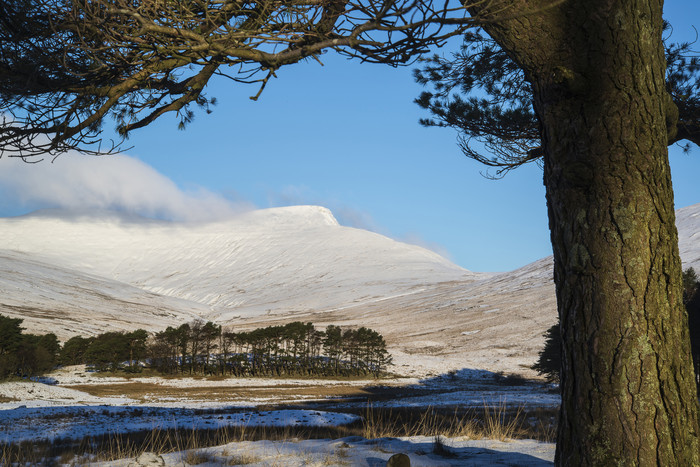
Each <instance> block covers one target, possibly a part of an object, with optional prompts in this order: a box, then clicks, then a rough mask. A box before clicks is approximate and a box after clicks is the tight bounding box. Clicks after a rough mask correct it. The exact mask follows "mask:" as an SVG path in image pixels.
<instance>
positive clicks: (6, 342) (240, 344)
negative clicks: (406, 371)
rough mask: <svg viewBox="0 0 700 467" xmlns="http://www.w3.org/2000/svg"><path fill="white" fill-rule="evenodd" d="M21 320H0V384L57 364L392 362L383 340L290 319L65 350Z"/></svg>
mask: <svg viewBox="0 0 700 467" xmlns="http://www.w3.org/2000/svg"><path fill="white" fill-rule="evenodd" d="M21 323H22V319H18V318H8V317H5V316H2V315H0V379H7V378H8V377H13V376H15V377H29V376H35V375H39V374H42V373H44V372H46V371H48V370H51V369H53V368H54V367H55V366H56V365H57V364H60V365H78V364H87V365H90V366H92V367H94V368H95V369H96V370H98V371H108V370H111V371H115V370H123V371H127V372H140V371H141V370H142V369H143V367H144V366H149V367H151V368H153V369H154V370H156V371H158V372H160V373H163V374H183V375H229V376H282V377H283V376H359V375H369V374H372V375H375V376H378V375H380V374H381V373H383V372H385V371H386V369H387V366H388V365H390V364H391V360H392V359H391V356H390V355H389V353H388V352H387V350H386V342H385V341H384V337H382V335H381V334H379V333H378V332H376V331H373V330H371V329H368V328H366V327H361V328H359V329H341V328H340V327H338V326H334V325H330V326H328V327H327V328H326V330H325V331H319V330H317V329H316V328H315V327H314V325H313V324H312V323H302V322H299V321H297V322H293V323H289V324H285V325H283V326H268V327H266V328H259V329H255V330H253V331H247V332H233V331H231V330H227V329H223V328H222V327H221V326H220V325H217V324H214V323H213V322H211V321H209V322H206V323H205V322H203V321H193V322H191V323H186V324H183V325H181V326H179V327H177V328H174V327H168V328H167V329H165V330H164V331H161V332H156V333H155V334H153V335H149V333H148V332H146V331H145V330H143V329H138V330H136V331H132V332H106V333H103V334H100V335H98V336H94V337H82V336H74V337H71V338H70V339H68V340H67V341H66V342H65V343H64V344H63V346H61V345H60V344H59V342H58V339H57V338H56V336H55V335H54V334H46V335H43V336H39V335H34V334H23V333H22V330H23V328H22V327H21V326H20V325H21Z"/></svg>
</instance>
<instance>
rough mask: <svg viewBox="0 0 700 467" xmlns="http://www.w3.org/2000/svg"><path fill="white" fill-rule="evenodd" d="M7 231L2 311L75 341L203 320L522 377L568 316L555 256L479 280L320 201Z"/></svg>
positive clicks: (2, 225) (684, 218)
mask: <svg viewBox="0 0 700 467" xmlns="http://www.w3.org/2000/svg"><path fill="white" fill-rule="evenodd" d="M678 227H679V237H680V249H681V255H682V257H683V259H684V267H687V266H690V265H692V266H694V267H695V268H696V269H699V270H700V204H699V205H695V206H690V207H688V208H684V209H681V210H679V211H678ZM0 232H1V233H2V236H3V240H4V249H3V250H0V294H1V295H0V296H1V297H2V298H1V299H0V313H2V314H5V315H10V316H15V317H21V318H23V319H24V320H25V321H24V325H25V327H27V329H28V330H29V331H33V332H49V331H51V332H55V333H56V334H58V335H59V337H61V338H63V339H65V338H68V337H70V336H71V335H75V334H83V335H86V334H94V333H98V332H104V331H105V330H116V329H134V328H138V327H142V328H146V329H150V330H159V329H163V328H164V327H166V326H168V325H179V324H180V323H182V322H186V321H191V320H192V319H194V318H196V317H199V318H201V319H204V320H214V321H217V322H219V323H222V324H225V325H231V326H235V327H236V328H239V329H240V328H250V327H258V326H266V325H270V324H278V323H283V322H288V321H292V320H304V321H312V322H314V323H315V324H318V325H321V326H323V325H324V324H331V323H333V324H340V325H364V326H369V327H371V328H374V329H377V330H379V331H380V332H382V333H383V334H384V335H385V337H386V338H387V342H388V343H389V346H390V349H391V351H392V353H393V354H394V356H395V362H396V364H397V366H396V370H398V371H401V372H404V373H417V374H423V375H424V374H430V373H440V372H443V371H447V370H449V369H459V368H483V369H489V370H494V371H498V370H502V371H520V370H522V369H523V368H525V367H527V366H529V365H530V364H531V363H532V362H533V361H534V358H535V356H536V354H537V352H538V351H539V349H540V348H541V345H542V341H543V339H542V337H541V336H542V333H543V332H544V330H545V329H546V328H547V327H549V326H550V325H551V324H552V323H553V322H554V321H555V307H556V304H555V298H554V286H553V283H552V280H551V277H552V271H551V258H545V259H542V260H540V261H537V262H535V263H532V264H530V265H527V266H525V267H523V268H520V269H518V270H515V271H511V272H506V273H501V274H479V273H473V272H470V271H467V270H464V269H462V268H459V267H458V266H456V265H454V264H452V263H450V262H449V261H447V260H445V259H444V258H442V257H440V256H438V255H437V254H435V253H432V252H430V251H428V250H425V249H423V248H420V247H417V246H414V245H407V244H403V243H399V242H396V241H394V240H391V239H389V238H386V237H384V236H381V235H378V234H375V233H371V232H367V231H364V230H360V229H353V228H348V227H343V226H340V225H339V224H338V223H337V222H336V220H335V218H334V217H333V215H332V214H331V213H330V211H328V210H327V209H325V208H320V207H314V206H296V207H288V208H275V209H267V210H260V211H252V212H249V213H246V214H244V215H241V216H239V217H236V218H234V219H232V220H229V221H225V222H217V223H209V224H174V223H167V222H161V221H153V220H146V219H141V218H129V217H127V216H123V215H119V214H115V213H66V212H61V211H56V212H41V213H36V214H32V215H28V216H22V217H17V218H5V219H0Z"/></svg>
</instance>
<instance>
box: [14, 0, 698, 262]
mask: <svg viewBox="0 0 700 467" xmlns="http://www.w3.org/2000/svg"><path fill="white" fill-rule="evenodd" d="M666 12H667V14H666V17H667V18H668V19H669V20H670V21H671V22H672V24H673V25H674V30H675V31H674V36H673V37H674V39H677V40H680V39H682V38H686V39H691V40H692V39H693V38H694V37H695V32H694V30H693V29H692V27H691V21H692V20H693V19H694V18H695V19H697V18H700V5H697V4H696V3H695V2H682V1H675V2H667V4H666ZM448 51H449V49H446V50H444V52H448ZM322 61H323V62H324V64H325V66H323V67H322V66H320V65H319V64H318V63H316V62H315V61H311V62H307V63H302V64H297V65H292V66H289V67H287V68H284V69H282V70H280V71H279V72H278V79H276V80H274V81H271V82H270V83H269V84H268V86H267V88H266V89H265V91H264V93H263V94H262V96H261V98H260V99H259V100H258V101H257V102H253V101H251V100H250V99H248V96H251V95H253V94H255V92H256V91H257V90H256V89H254V88H253V87H250V86H242V85H237V84H234V83H230V82H228V81H224V80H222V81H217V82H215V83H214V84H213V86H211V87H210V88H209V90H208V95H209V96H216V97H217V99H218V101H219V103H218V105H217V106H216V107H214V112H213V113H212V114H210V115H207V114H205V113H204V112H197V114H196V117H195V120H194V122H193V123H191V124H190V125H189V127H188V128H187V130H185V131H179V130H177V120H176V118H175V117H174V116H165V117H164V118H161V119H160V120H159V121H158V122H156V123H155V124H153V125H151V126H149V127H147V128H145V129H142V130H138V131H136V132H134V133H133V134H132V136H131V139H130V140H129V142H128V143H129V145H130V146H133V147H132V148H131V149H128V150H127V151H125V154H127V155H128V156H130V158H131V159H136V160H137V161H133V160H129V161H128V163H126V162H125V163H124V164H123V165H122V166H120V167H121V169H114V168H113V167H112V166H110V165H109V163H107V162H104V161H103V160H102V159H98V160H96V161H95V158H90V159H91V161H90V162H89V165H90V166H91V167H94V170H95V171H97V172H89V173H102V175H84V176H82V177H79V180H78V181H77V179H76V172H77V171H78V170H82V169H77V168H76V167H78V165H76V164H78V163H76V162H70V163H69V159H70V158H69V157H65V158H64V157H61V158H59V159H58V160H57V161H56V162H55V163H54V164H46V163H42V165H46V166H47V167H43V168H39V169H37V167H35V166H34V167H30V168H29V170H27V169H26V168H22V169H19V170H21V171H22V173H24V174H28V173H29V171H30V170H31V172H32V174H31V175H26V176H25V178H26V180H27V181H26V184H25V185H24V188H22V189H19V188H18V187H17V176H16V175H13V176H12V180H10V175H7V177H5V178H2V177H0V194H1V195H2V198H1V199H2V201H0V215H5V216H7V215H17V214H21V213H24V212H27V211H30V210H33V209H36V208H40V207H56V206H61V205H66V204H67V205H69V206H74V205H75V204H76V203H79V201H76V199H77V198H80V197H81V196H82V197H85V198H87V199H90V200H95V199H97V198H99V199H100V200H101V201H100V203H101V204H99V205H100V206H111V205H118V206H119V205H120V203H122V204H121V206H122V208H123V209H127V210H128V209H131V208H133V207H134V206H137V207H136V208H134V210H135V211H137V212H140V213H145V214H147V215H149V214H153V215H160V216H161V217H168V213H169V212H170V211H168V209H170V208H166V207H163V208H159V207H158V206H155V207H151V208H149V209H151V210H150V211H149V210H145V211H144V208H143V202H144V200H150V201H152V203H153V204H154V205H157V204H158V203H159V202H160V201H159V200H160V199H161V198H162V199H163V200H164V201H163V203H165V204H168V203H169V204H173V203H180V201H178V200H181V199H182V200H183V201H182V203H180V204H187V203H186V200H185V199H186V198H187V197H190V198H192V197H193V198H196V199H199V200H202V199H204V200H209V201H211V200H214V201H215V203H214V204H216V203H219V204H216V205H217V206H219V205H220V204H221V201H222V199H224V200H225V201H227V202H233V203H234V204H235V205H236V206H239V205H242V206H245V207H250V206H254V207H258V208H265V207H271V206H281V205H290V204H319V205H324V206H326V207H328V208H330V209H331V210H332V211H333V212H334V214H335V215H336V217H337V218H338V220H339V221H340V222H341V223H343V224H345V225H350V226H356V227H362V228H368V229H371V230H374V231H377V232H379V233H382V234H385V235H388V236H390V237H392V238H395V239H398V240H402V241H408V242H412V243H417V244H420V245H423V246H427V247H430V248H432V249H434V250H435V251H438V252H439V253H441V254H443V255H445V256H446V257H448V258H449V259H451V260H452V261H454V262H456V263H457V264H459V265H460V266H462V267H465V268H467V269H471V270H474V271H502V270H510V269H515V268H517V267H520V266H523V265H525V264H527V263H529V262H532V261H535V260H537V259H539V258H542V257H544V256H547V255H549V254H551V246H550V243H549V229H548V224H547V212H546V204H545V198H544V187H543V185H542V171H541V170H540V169H539V168H538V167H537V166H534V165H533V166H531V167H524V168H520V169H518V170H516V171H514V172H511V173H510V174H509V175H507V176H506V177H505V178H504V179H502V180H498V181H493V180H489V179H486V178H484V177H482V176H481V175H480V171H482V170H483V169H484V167H482V166H480V165H479V164H477V163H476V162H474V161H472V160H469V159H467V158H466V157H464V156H463V155H462V154H461V152H460V150H459V148H458V147H457V144H456V134H455V132H454V131H452V130H449V129H439V128H424V127H421V126H420V125H418V119H419V118H420V117H424V116H426V114H425V113H424V112H423V111H422V110H421V109H420V108H419V107H418V106H417V105H415V104H414V103H413V102H412V101H413V99H414V98H415V97H417V96H418V94H419V93H420V91H421V86H420V85H418V84H416V83H415V82H414V80H413V78H412V74H411V69H412V68H413V67H407V68H406V67H404V68H390V67H386V66H381V65H371V64H361V63H359V62H358V61H348V60H345V59H343V58H340V57H337V56H332V55H325V56H324V57H323V58H322ZM138 161H140V162H142V163H143V164H141V163H139V162H138ZM3 165H4V166H5V167H3ZM671 165H672V172H673V180H674V190H675V193H676V207H677V208H679V207H684V206H688V205H691V204H695V203H698V202H700V184H698V178H699V177H700V148H697V147H694V148H693V150H692V152H691V153H690V155H687V154H682V153H681V151H680V150H679V149H678V148H671ZM8 166H9V163H8V161H7V160H6V159H3V160H2V161H0V170H5V169H6V168H7V167H8ZM13 167H14V165H13ZM119 170H122V171H123V172H124V173H125V175H124V177H126V178H119V177H116V176H114V177H111V178H110V179H109V180H107V179H103V178H101V177H104V176H105V174H106V173H110V174H114V173H118V172H119ZM10 172H11V171H6V173H7V174H9V173H10ZM64 172H70V173H68V174H66V173H64ZM142 173H143V174H147V175H143V177H140V176H137V175H136V174H142ZM149 177H150V178H149ZM93 179H97V180H99V183H98V181H97V180H93ZM49 180H50V181H51V182H50V183H49ZM154 180H157V182H156V181H154ZM91 182H93V184H98V185H100V189H99V193H98V188H96V187H95V186H92V187H85V186H83V185H86V184H90V183H91ZM173 184H174V185H173ZM111 185H114V186H111ZM165 187H167V188H165ZM42 188H43V189H44V192H42ZM160 188H162V189H160ZM125 191H130V193H128V194H127V193H124V192H125ZM64 192H65V193H64ZM68 192H70V193H71V195H70V196H72V198H70V196H69V195H68V194H66V193H68ZM81 193H82V194H81ZM178 193H179V194H178ZM182 193H184V194H182ZM110 196H111V197H114V198H118V199H119V200H122V199H126V198H128V199H129V200H130V201H128V202H126V201H123V202H122V201H115V202H113V203H112V204H110V199H109V198H110ZM180 196H184V198H180ZM68 198H70V199H73V201H71V202H68V201H65V200H66V199H68ZM137 198H141V202H139V203H137V202H135V201H134V199H137ZM166 198H167V201H165V199H166ZM86 202H87V201H86ZM205 202H206V201H205ZM71 203H73V204H71ZM224 204H225V203H224ZM138 206H140V208H139V207H138ZM159 209H160V211H159ZM224 210H225V209H224Z"/></svg>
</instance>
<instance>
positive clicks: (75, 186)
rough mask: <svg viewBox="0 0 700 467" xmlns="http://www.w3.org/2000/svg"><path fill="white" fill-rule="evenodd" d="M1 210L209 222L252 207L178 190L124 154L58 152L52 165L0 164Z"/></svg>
mask: <svg viewBox="0 0 700 467" xmlns="http://www.w3.org/2000/svg"><path fill="white" fill-rule="evenodd" d="M0 194H1V195H2V201H0V205H2V207H3V208H5V209H22V210H23V211H24V212H26V211H31V210H34V209H41V208H62V209H70V210H112V211H120V212H125V213H129V214H136V215H139V216H144V217H150V218H156V219H165V220H174V221H186V222H190V221H192V222H200V221H214V220H222V219H227V218H231V217H234V216H236V215H237V214H240V213H241V212H243V211H247V210H250V209H252V208H253V206H252V205H250V204H248V203H244V202H234V201H231V200H229V199H227V198H225V197H223V196H221V195H219V194H217V193H213V192H211V191H209V190H206V189H204V188H195V189H192V190H183V189H182V188H180V187H178V186H177V185H176V184H175V183H174V182H173V181H172V180H170V179H169V178H167V177H166V176H164V175H163V174H161V173H159V172H157V171H156V170H155V169H154V168H152V167H151V166H149V165H147V164H145V163H144V162H142V161H140V160H138V159H136V158H133V157H130V156H127V155H113V156H101V157H89V156H84V155H78V154H71V153H69V154H64V155H62V156H60V157H58V158H56V159H55V160H54V161H53V162H51V161H50V160H44V161H42V162H40V163H36V164H28V163H25V162H23V161H21V160H19V159H13V158H5V159H2V160H0Z"/></svg>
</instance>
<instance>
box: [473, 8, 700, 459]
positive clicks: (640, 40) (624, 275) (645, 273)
mask: <svg viewBox="0 0 700 467" xmlns="http://www.w3.org/2000/svg"><path fill="white" fill-rule="evenodd" d="M509 3H510V4H511V5H515V6H516V7H517V10H516V11H519V12H522V13H524V16H522V17H514V18H511V19H507V20H505V21H496V22H494V23H493V24H490V25H487V26H486V27H485V29H486V30H487V32H488V33H489V34H491V35H492V37H494V39H495V40H496V41H497V42H499V44H500V45H501V46H502V47H503V48H504V50H506V51H507V52H509V53H510V54H511V56H512V58H513V59H514V60H515V61H516V63H518V64H519V65H520V66H521V67H522V68H523V70H524V71H525V74H526V76H527V78H528V80H529V81H530V82H531V83H532V85H533V90H534V106H535V112H536V114H537V116H538V118H539V121H540V125H541V136H542V141H543V149H544V169H545V170H544V184H545V186H546V193H547V205H548V211H549V220H550V230H551V239H552V246H553V250H554V280H555V284H556V290H557V305H558V309H559V314H560V322H561V331H562V339H563V349H562V382H561V389H562V406H561V413H560V423H559V430H558V436H557V451H556V464H557V465H567V466H568V465H571V466H579V465H595V466H600V465H604V466H608V465H640V466H647V465H658V466H674V465H676V466H690V465H700V445H699V443H698V418H697V417H698V399H697V394H696V387H695V384H694V377H693V368H692V359H691V356H690V340H689V333H688V323H687V315H686V313H685V310H684V308H683V303H682V283H681V262H680V257H679V253H678V239H677V232H676V227H675V214H674V206H673V190H672V186H671V173H670V169H669V163H668V153H667V144H668V141H669V128H667V127H668V126H669V121H670V120H672V118H670V116H672V115H673V110H674V109H673V108H672V107H669V106H670V105H673V104H672V103H671V102H670V99H668V97H667V93H666V90H665V84H664V83H665V80H664V73H665V59H664V53H663V48H662V42H661V27H662V17H661V13H662V5H663V1H662V0H626V1H624V2H622V1H617V2H614V1H608V0H591V1H573V0H572V1H568V2H564V3H562V4H560V5H558V6H555V7H553V8H545V9H542V8H543V7H544V5H545V2H544V1H527V0H513V1H511V2H509ZM528 13H531V14H528ZM667 116H668V117H669V118H667ZM673 123H674V122H671V125H672V124H673Z"/></svg>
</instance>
